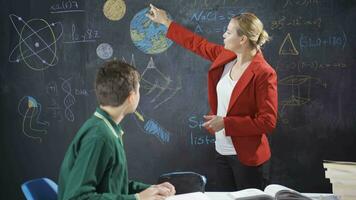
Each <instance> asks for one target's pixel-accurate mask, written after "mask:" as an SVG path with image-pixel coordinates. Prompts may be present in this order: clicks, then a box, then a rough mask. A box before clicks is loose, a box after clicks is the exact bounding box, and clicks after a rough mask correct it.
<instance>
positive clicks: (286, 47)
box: [279, 33, 299, 55]
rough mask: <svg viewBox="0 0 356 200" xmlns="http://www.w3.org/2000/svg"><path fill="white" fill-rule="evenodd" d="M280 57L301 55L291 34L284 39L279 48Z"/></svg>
mask: <svg viewBox="0 0 356 200" xmlns="http://www.w3.org/2000/svg"><path fill="white" fill-rule="evenodd" d="M279 55H299V52H298V50H297V49H296V48H295V45H294V43H293V40H292V37H291V36H290V33H288V34H287V36H286V37H285V38H284V40H283V42H282V45H281V47H280V48H279Z"/></svg>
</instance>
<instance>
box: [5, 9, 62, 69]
mask: <svg viewBox="0 0 356 200" xmlns="http://www.w3.org/2000/svg"><path fill="white" fill-rule="evenodd" d="M9 17H10V21H11V23H12V25H13V27H14V29H15V31H16V33H17V35H18V36H19V41H18V43H17V45H16V46H15V47H14V48H13V49H12V51H11V53H10V55H9V62H14V63H19V62H23V63H25V64H26V66H27V67H29V68H30V69H32V70H35V71H41V70H45V69H47V68H49V67H52V66H55V65H56V64H57V63H58V57H57V41H58V40H59V39H60V38H61V37H62V34H63V27H62V24H61V23H60V22H56V23H51V24H49V23H48V22H47V21H46V20H44V19H30V20H28V21H24V20H23V19H22V18H21V17H19V16H16V15H14V14H10V15H9Z"/></svg>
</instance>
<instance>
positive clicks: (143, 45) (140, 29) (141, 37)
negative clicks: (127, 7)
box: [130, 8, 173, 54]
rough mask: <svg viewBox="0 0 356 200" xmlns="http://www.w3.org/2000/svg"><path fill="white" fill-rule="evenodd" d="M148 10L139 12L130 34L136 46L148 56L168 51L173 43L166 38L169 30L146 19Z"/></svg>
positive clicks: (132, 21) (131, 24)
mask: <svg viewBox="0 0 356 200" xmlns="http://www.w3.org/2000/svg"><path fill="white" fill-rule="evenodd" d="M148 12H149V9H148V8H145V9H142V10H141V11H140V12H138V13H137V14H136V15H135V16H134V17H133V19H132V20H131V23H130V34H131V39H132V42H133V43H134V44H135V46H136V47H137V48H138V49H140V50H141V51H143V52H144V53H146V54H158V53H162V52H164V51H166V50H167V49H168V48H169V47H170V46H171V45H172V43H173V42H172V41H171V40H169V39H167V38H166V36H165V35H166V33H167V28H166V27H165V26H164V25H161V24H158V23H155V22H153V21H152V20H150V19H149V18H148V17H146V14H147V13H148Z"/></svg>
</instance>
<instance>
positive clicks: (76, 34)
mask: <svg viewBox="0 0 356 200" xmlns="http://www.w3.org/2000/svg"><path fill="white" fill-rule="evenodd" d="M99 38H100V34H99V31H98V30H96V29H93V28H86V29H84V31H79V30H78V29H77V26H76V25H75V24H72V28H71V35H70V40H68V41H65V42H64V43H88V42H96V40H97V39H99Z"/></svg>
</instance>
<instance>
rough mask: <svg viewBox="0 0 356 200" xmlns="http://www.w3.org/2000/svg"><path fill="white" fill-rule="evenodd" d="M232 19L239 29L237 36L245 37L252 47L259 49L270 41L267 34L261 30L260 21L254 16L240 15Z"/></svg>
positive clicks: (251, 14)
mask: <svg viewBox="0 0 356 200" xmlns="http://www.w3.org/2000/svg"><path fill="white" fill-rule="evenodd" d="M232 19H234V20H236V21H237V23H238V25H239V27H240V28H239V29H238V30H237V34H238V35H239V36H242V35H246V37H247V38H248V39H249V41H250V44H251V45H252V46H253V47H255V48H258V49H259V48H260V47H262V45H263V44H265V43H266V42H267V41H269V40H270V37H269V35H268V33H267V32H266V30H264V29H263V24H262V22H261V20H260V19H258V17H257V16H256V15H255V14H253V13H241V14H239V15H236V16H234V17H232Z"/></svg>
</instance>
